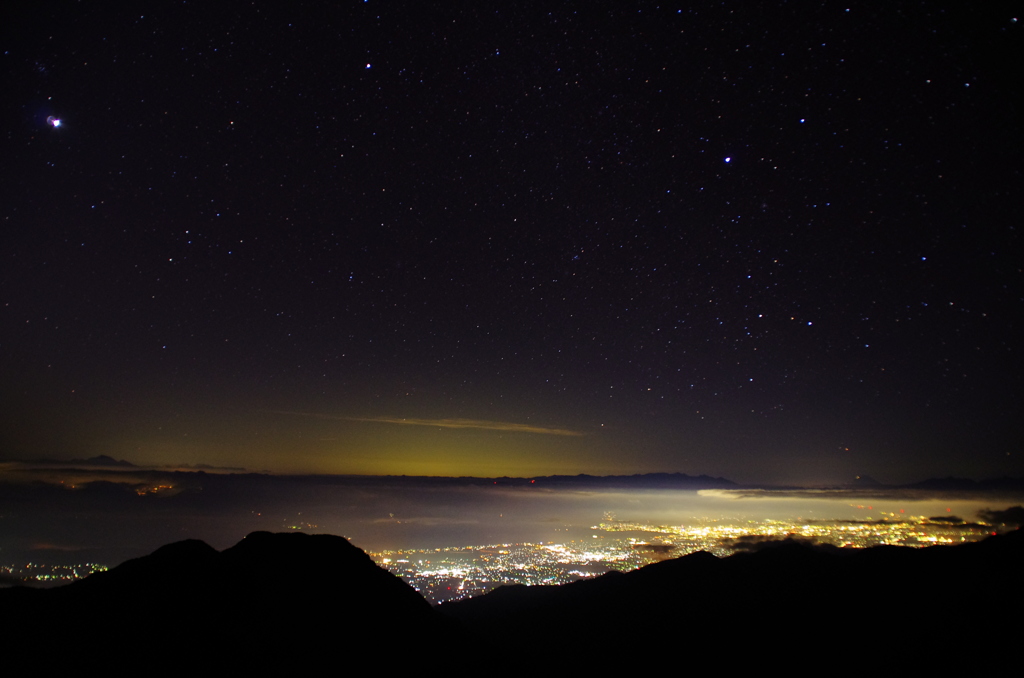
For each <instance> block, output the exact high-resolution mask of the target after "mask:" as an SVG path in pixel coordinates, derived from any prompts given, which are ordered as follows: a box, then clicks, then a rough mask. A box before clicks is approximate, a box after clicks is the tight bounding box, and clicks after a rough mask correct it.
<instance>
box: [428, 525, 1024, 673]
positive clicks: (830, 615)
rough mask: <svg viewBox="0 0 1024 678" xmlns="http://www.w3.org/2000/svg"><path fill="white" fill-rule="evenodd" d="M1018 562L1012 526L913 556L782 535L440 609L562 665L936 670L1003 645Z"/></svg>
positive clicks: (1011, 628) (1012, 633) (1019, 546)
mask: <svg viewBox="0 0 1024 678" xmlns="http://www.w3.org/2000/svg"><path fill="white" fill-rule="evenodd" d="M1022 568H1024V533H1022V532H1021V531H1020V530H1017V531H1015V532H1012V533H1009V534H1006V535H1003V536H998V537H990V538H989V539H986V540H984V541H982V542H976V543H969V544H962V545H959V546H935V547H930V548H924V549H915V548H907V547H876V548H871V549H863V550H862V549H839V548H836V547H831V546H822V545H813V544H810V543H807V542H798V541H795V540H786V541H774V542H762V543H759V544H757V543H755V544H751V549H750V550H748V551H747V552H741V553H737V554H735V555H733V556H730V557H728V558H717V557H715V556H713V555H711V554H709V553H706V552H700V553H694V554H691V555H688V556H684V557H682V558H677V559H674V560H668V561H664V562H661V563H656V564H653V565H648V566H646V567H643V568H641V569H639V570H634V571H632V572H627V573H619V572H612V573H609V574H606V575H604V576H601V577H597V578H595V579H589V580H582V581H578V582H575V583H572V584H567V585H564V586H557V587H554V586H552V587H526V586H509V587H502V588H500V589H497V590H495V591H493V592H492V593H490V594H488V595H486V596H482V597H479V598H475V599H471V600H466V601H460V602H455V603H450V604H447V605H444V606H442V608H441V609H442V610H443V612H444V613H445V614H447V615H450V616H451V617H453V618H455V619H458V620H460V621H462V622H463V623H465V624H467V626H470V627H471V628H473V629H474V630H476V631H477V632H478V633H480V634H482V635H484V636H485V637H487V638H489V639H491V640H492V641H493V642H494V643H496V644H498V645H504V646H505V647H506V648H508V649H511V648H524V647H526V648H531V651H533V652H534V657H535V658H536V659H541V660H543V661H544V662H545V664H546V665H549V666H560V667H562V668H564V669H571V668H572V667H574V666H576V667H580V666H585V667H589V668H594V669H601V667H602V666H605V667H606V668H607V665H606V662H608V661H609V660H611V659H612V658H614V657H617V656H630V657H633V661H634V662H635V665H636V668H637V669H644V668H655V667H659V668H664V667H667V666H671V665H674V664H678V665H684V664H685V665H687V666H689V667H691V668H694V667H696V668H703V669H707V670H715V669H723V668H724V669H729V670H737V669H741V668H744V667H745V668H748V669H756V668H763V666H764V665H766V664H778V665H780V666H779V668H786V667H787V665H788V666H789V668H795V666H794V664H795V665H804V670H806V671H811V670H822V669H824V668H825V667H829V666H833V667H835V666H837V665H841V664H842V663H845V662H864V661H867V662H868V665H872V666H879V667H881V666H883V665H888V666H903V667H908V668H909V667H917V668H921V667H933V668H939V667H942V666H945V665H947V664H950V663H958V662H964V661H966V662H967V663H976V662H980V663H984V662H985V661H987V660H986V659H985V655H984V653H985V652H986V651H991V650H1004V649H1008V648H1010V647H1014V646H1015V645H1016V643H1017V642H1018V641H1019V638H1020V631H1021V625H1020V622H1019V617H1018V616H1017V615H1018V614H1019V610H1020V609H1021V608H1020V605H1021V603H1022V602H1024V597H1022V594H1021V574H1022V572H1024V569H1022ZM670 658H671V659H670ZM1000 661H1001V662H1010V661H1013V662H1014V664H1015V663H1016V660H1013V659H1012V658H1011V657H1003V658H1001V660H1000ZM815 666H816V667H817V669H815V668H814V667H815Z"/></svg>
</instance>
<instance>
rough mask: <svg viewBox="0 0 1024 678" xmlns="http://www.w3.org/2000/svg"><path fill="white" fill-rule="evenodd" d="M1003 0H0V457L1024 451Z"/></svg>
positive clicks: (553, 460)
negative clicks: (7, 4)
mask: <svg viewBox="0 0 1024 678" xmlns="http://www.w3.org/2000/svg"><path fill="white" fill-rule="evenodd" d="M1007 7H1009V5H1008V4H1006V5H1004V4H1002V3H983V4H982V5H980V6H968V4H967V3H943V2H900V1H897V2H887V3H884V4H865V3H861V4H859V5H858V4H841V3H833V2H825V3H820V2H759V3H749V2H742V3H741V2H686V3H675V4H671V3H669V4H665V3H652V2H614V3H613V2H594V1H590V2H564V3H551V2H548V3H540V2H500V3H491V2H473V3H467V2H441V3H437V2H415V3H413V2H398V1H396V2H383V1H378V0H370V1H367V2H355V1H349V2H337V3H334V2H331V3H328V2H294V3H247V2H232V1H225V2H219V3H216V4H215V5H211V4H210V3H200V2H152V3H144V4H143V5H132V4H129V5H121V4H107V3H100V4H97V3H63V2H55V3H31V4H25V3H22V4H21V5H20V6H17V7H13V8H7V9H6V10H4V11H5V16H4V19H3V21H2V24H3V26H4V28H3V34H2V36H3V37H2V40H3V43H2V54H0V56H2V62H0V63H2V69H3V74H4V75H3V81H4V83H5V87H4V96H3V99H2V102H0V111H2V115H3V118H2V120H3V132H4V134H3V140H2V143H3V151H2V154H3V161H2V163H0V167H2V172H3V176H2V182H0V192H2V193H0V195H2V201H0V217H2V220H3V221H2V223H3V229H2V232H0V402H2V408H0V460H33V459H37V460H38V459H76V458H77V459H82V458H87V457H91V456H94V455H99V454H107V455H110V456H112V457H115V458H118V459H127V460H129V461H131V462H133V463H136V464H140V465H199V464H204V465H210V466H215V467H238V468H247V469H253V470H269V471H274V472H281V473H356V474H409V475H477V476H499V475H516V476H526V475H541V474H552V473H570V474H575V473H593V474H618V473H643V472H657V471H668V472H684V473H690V474H699V473H707V474H711V475H716V476H726V477H729V478H731V479H733V480H737V481H740V482H758V481H763V482H792V483H813V482H819V483H820V482H841V481H844V480H849V479H852V478H853V477H854V476H855V475H857V474H870V475H872V476H874V477H876V478H878V479H879V480H882V481H886V482H905V481H910V480H916V479H920V478H923V477H928V476H935V475H943V476H944V475H958V476H968V477H974V478H984V477H994V476H1002V475H1022V474H1024V459H1022V457H1021V455H1020V454H1019V451H1020V446H1021V442H1022V439H1024V427H1022V424H1021V421H1022V420H1021V418H1020V411H1022V403H1021V379H1020V374H1021V373H1022V367H1024V366H1022V364H1021V362H1022V361H1021V351H1020V344H1019V337H1020V335H1021V327H1022V322H1021V321H1022V319H1024V315H1022V310H1024V308H1022V306H1024V302H1022V299H1024V285H1022V279H1021V278H1022V272H1021V256H1020V252H1021V245H1020V230H1019V229H1020V224H1021V223H1022V210H1021V206H1020V189H1021V170H1020V158H1021V148H1022V145H1021V128H1020V119H1021V117H1020V113H1021V111H1020V103H1021V83H1022V82H1024V77H1022V76H1024V74H1022V73H1021V67H1020V65H1021V64H1024V55H1022V54H1021V51H1022V50H1021V37H1022V36H1021V24H1020V23H1019V22H1018V16H1017V15H1016V14H1014V13H1013V12H1012V11H1010V10H1009V9H1007ZM57 121H59V123H58V122H57Z"/></svg>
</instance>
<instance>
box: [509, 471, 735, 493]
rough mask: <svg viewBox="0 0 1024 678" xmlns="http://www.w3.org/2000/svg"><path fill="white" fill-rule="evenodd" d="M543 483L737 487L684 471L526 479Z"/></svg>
mask: <svg viewBox="0 0 1024 678" xmlns="http://www.w3.org/2000/svg"><path fill="white" fill-rule="evenodd" d="M528 480H530V481H531V482H533V481H536V482H537V483H539V484H543V485H547V486H550V485H560V486H565V485H580V486H586V487H630V488H652V489H664V488H673V489H688V490H709V489H727V488H730V487H737V485H736V483H734V482H733V481H731V480H726V479H725V478H713V477H711V476H706V475H699V476H690V475H687V474H685V473H637V474H635V475H631V476H591V475H587V474H585V473H581V474H579V475H575V476H538V477H536V478H530V479H528Z"/></svg>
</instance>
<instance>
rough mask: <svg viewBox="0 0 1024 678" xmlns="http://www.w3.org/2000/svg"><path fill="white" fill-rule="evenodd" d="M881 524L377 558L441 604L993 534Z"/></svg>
mask: <svg viewBox="0 0 1024 678" xmlns="http://www.w3.org/2000/svg"><path fill="white" fill-rule="evenodd" d="M889 518H890V519H883V520H879V521H861V522H853V521H850V522H841V521H821V522H801V523H794V522H786V521H777V520H766V521H749V522H745V523H742V524H736V523H731V524H727V523H725V522H717V521H707V522H704V523H702V524H699V525H689V526H679V525H651V524H645V523H635V522H621V521H615V520H614V519H608V518H606V520H605V522H602V523H600V524H598V525H595V526H593V527H592V528H591V533H592V534H591V537H590V538H588V539H576V540H570V541H567V542H565V543H555V542H544V543H520V544H496V545H495V544H492V545H488V546H464V547H448V548H438V549H422V550H404V551H382V552H377V553H371V554H370V555H371V557H373V559H374V560H375V561H376V562H377V563H378V564H380V565H382V566H383V567H385V568H387V569H388V571H390V572H392V573H393V574H396V575H398V576H400V577H401V578H402V579H404V580H405V581H406V582H408V583H409V584H410V585H411V586H413V588H415V589H416V590H417V591H419V592H420V593H421V594H422V595H423V596H424V597H425V598H426V599H427V600H429V601H430V602H431V603H434V604H440V603H444V602H446V601H450V600H460V599H463V598H472V597H473V596H477V595H480V594H483V593H486V592H487V591H490V590H491V589H494V588H496V587H498V586H502V585H506V584H525V585H527V586H534V585H544V584H565V583H568V582H572V581H577V580H579V579H584V578H587V577H594V576H597V575H600V574H604V573H605V572H609V571H611V570H619V571H626V570H632V569H635V568H637V567H641V566H643V565H647V564H649V563H652V562H656V561H659V560H664V559H666V558H675V557H679V556H683V555H686V554H688V553H694V552H696V551H708V552H710V553H713V554H715V555H716V556H728V555H731V554H732V553H734V552H735V551H736V550H737V548H743V545H744V542H748V543H749V542H751V541H759V540H766V539H786V538H791V539H800V540H813V541H814V542H817V543H821V544H830V545H833V546H837V547H844V548H868V547H871V546H880V545H897V546H910V547H923V546H934V545H939V544H959V543H963V542H967V541H977V540H979V539H983V538H985V537H986V536H988V535H991V534H994V529H993V527H992V526H989V525H983V524H978V523H964V522H962V521H959V520H956V519H953V520H941V519H929V518H924V517H914V518H906V519H903V518H897V517H896V516H895V515H893V516H890V517H889Z"/></svg>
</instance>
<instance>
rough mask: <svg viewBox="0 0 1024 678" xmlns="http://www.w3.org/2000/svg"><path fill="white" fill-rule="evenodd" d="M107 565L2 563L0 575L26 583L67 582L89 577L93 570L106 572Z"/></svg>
mask: <svg viewBox="0 0 1024 678" xmlns="http://www.w3.org/2000/svg"><path fill="white" fill-rule="evenodd" d="M106 570H107V566H106V565H100V564H99V563H75V564H74V565H46V564H43V563H35V562H30V563H26V564H25V565H22V566H18V565H0V576H2V577H3V578H4V579H7V580H9V581H17V582H22V583H24V584H67V583H69V582H72V581H75V580H76V579H83V578H85V577H88V576H89V575H90V574H92V573H93V572H105V571H106Z"/></svg>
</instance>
